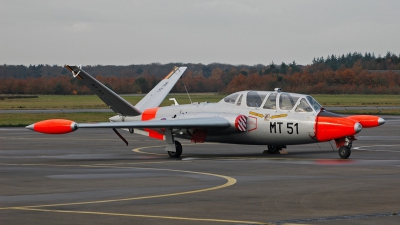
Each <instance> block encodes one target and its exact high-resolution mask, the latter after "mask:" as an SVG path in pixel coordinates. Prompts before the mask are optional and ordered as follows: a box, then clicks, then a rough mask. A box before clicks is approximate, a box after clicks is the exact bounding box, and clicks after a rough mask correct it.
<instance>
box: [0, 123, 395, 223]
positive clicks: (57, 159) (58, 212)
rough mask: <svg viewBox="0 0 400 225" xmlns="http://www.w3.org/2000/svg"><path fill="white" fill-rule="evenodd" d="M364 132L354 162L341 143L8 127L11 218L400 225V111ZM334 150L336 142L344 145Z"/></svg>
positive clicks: (0, 142)
mask: <svg viewBox="0 0 400 225" xmlns="http://www.w3.org/2000/svg"><path fill="white" fill-rule="evenodd" d="M384 118H385V119H386V124H385V125H383V126H381V127H379V128H375V129H363V130H362V131H361V133H359V135H358V136H357V139H358V140H357V141H355V142H354V144H353V147H354V149H353V151H352V155H351V157H350V159H348V160H340V159H339V156H338V154H337V151H336V149H335V151H332V147H331V145H330V144H329V143H321V144H318V145H317V144H312V145H297V146H288V149H287V151H288V154H287V155H271V154H262V152H263V150H264V149H266V147H265V146H248V145H227V144H214V143H211V144H207V143H206V144H193V143H190V142H189V141H185V140H183V141H182V144H183V151H184V152H183V155H182V158H181V159H171V158H169V157H168V156H167V154H166V153H165V152H164V150H163V149H164V142H162V141H157V140H153V139H149V138H147V137H143V136H139V135H134V134H130V133H128V132H124V131H121V133H122V135H123V136H124V137H125V138H126V139H127V140H128V141H129V143H130V144H129V146H128V147H127V146H125V144H124V143H123V142H122V141H121V140H120V139H119V138H118V137H117V136H116V135H115V134H114V132H113V131H112V130H111V129H109V130H108V129H98V130H84V129H82V130H78V131H76V132H73V133H70V134H65V135H44V134H39V133H35V132H32V131H29V130H26V129H23V128H1V129H0V224H2V225H3V224H163V225H164V224H293V223H295V224H296V223H297V224H399V221H400V216H398V215H395V214H397V213H400V194H399V193H400V132H399V128H400V117H395V116H391V117H390V116H387V117H384ZM332 145H333V144H332Z"/></svg>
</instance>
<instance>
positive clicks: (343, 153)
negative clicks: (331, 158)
mask: <svg viewBox="0 0 400 225" xmlns="http://www.w3.org/2000/svg"><path fill="white" fill-rule="evenodd" d="M338 152H339V156H340V158H342V159H347V158H349V156H350V154H351V150H350V148H349V147H348V146H342V147H340V148H339V151H338Z"/></svg>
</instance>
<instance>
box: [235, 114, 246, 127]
mask: <svg viewBox="0 0 400 225" xmlns="http://www.w3.org/2000/svg"><path fill="white" fill-rule="evenodd" d="M235 127H236V129H237V130H239V131H247V117H246V116H244V115H239V116H238V117H236V120H235Z"/></svg>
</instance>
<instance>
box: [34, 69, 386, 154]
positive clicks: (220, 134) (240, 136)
mask: <svg viewBox="0 0 400 225" xmlns="http://www.w3.org/2000/svg"><path fill="white" fill-rule="evenodd" d="M65 67H66V68H67V69H68V70H70V71H71V72H72V75H73V77H75V78H78V79H80V80H81V81H82V82H83V83H84V84H85V85H86V86H88V87H89V88H90V89H91V90H92V91H93V92H94V93H95V94H96V95H97V96H98V97H99V98H100V99H101V100H103V101H104V102H105V103H106V104H107V105H108V106H109V107H110V108H111V109H112V110H113V111H114V112H115V113H117V115H116V116H113V117H111V118H109V120H110V122H101V123H76V122H74V121H71V120H64V119H50V120H45V121H41V122H37V123H34V124H31V125H29V126H27V127H26V128H28V129H31V130H34V131H37V132H41V133H46V134H64V133H69V132H72V131H76V130H77V129H86V128H91V129H94V128H111V129H113V130H114V132H115V133H116V134H117V135H118V136H119V137H120V138H121V139H122V140H123V141H124V142H125V143H126V144H127V145H128V142H127V141H126V140H125V139H124V138H123V137H122V136H121V135H120V133H119V132H118V131H117V130H116V129H117V128H124V129H128V130H129V132H130V133H136V134H141V135H146V136H149V137H151V138H156V139H160V140H165V142H166V151H167V153H168V155H169V156H170V157H173V158H178V157H180V156H181V154H182V145H181V143H180V142H179V141H177V140H175V139H176V138H182V139H189V140H191V141H192V142H195V143H203V142H220V143H233V144H248V145H266V146H268V152H269V153H276V152H278V151H280V150H282V149H283V148H286V147H287V146H288V145H298V144H309V143H318V142H327V141H331V140H334V141H335V143H336V146H337V148H338V153H339V156H340V157H341V158H343V159H346V158H348V157H349V156H350V154H351V147H352V144H353V141H354V140H356V138H355V135H356V134H357V133H359V132H360V131H361V130H362V128H371V127H376V126H380V125H382V124H384V123H385V120H384V119H383V118H381V117H378V116H371V115H354V116H342V115H338V114H335V113H332V112H329V111H327V110H325V109H324V108H323V107H322V106H321V105H320V104H319V103H318V102H317V101H316V100H315V99H314V98H313V97H311V96H310V95H304V94H296V93H287V92H282V91H281V89H279V88H276V89H275V90H274V91H253V90H248V91H240V92H236V93H233V94H231V95H229V96H227V97H225V98H223V99H222V100H221V101H219V102H218V103H209V102H201V103H192V104H185V105H179V104H178V103H177V102H176V101H175V104H174V105H171V106H166V107H159V106H160V104H161V102H162V101H163V100H164V98H165V97H166V96H167V94H168V93H169V92H170V90H171V89H172V88H173V86H174V85H175V83H176V82H177V81H178V80H179V78H180V77H181V76H182V74H183V73H184V71H185V70H186V67H175V68H174V69H173V70H172V71H171V73H170V74H168V75H167V76H166V77H165V78H164V79H163V80H162V81H161V82H160V83H158V84H157V85H156V86H155V87H154V88H153V89H152V90H151V91H150V92H149V93H148V94H147V95H146V96H145V97H144V98H143V99H142V100H140V101H139V102H138V103H137V104H136V105H135V106H133V105H132V104H130V103H129V102H127V101H126V100H124V99H123V98H121V97H120V96H119V95H117V94H116V93H114V92H113V91H112V90H110V89H109V88H107V87H106V86H105V85H103V84H102V83H100V82H99V81H98V80H96V79H95V78H93V77H92V76H91V75H89V74H88V73H87V72H85V71H84V70H83V69H82V67H81V66H79V67H77V66H68V65H65Z"/></svg>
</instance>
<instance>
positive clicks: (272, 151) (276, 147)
mask: <svg viewBox="0 0 400 225" xmlns="http://www.w3.org/2000/svg"><path fill="white" fill-rule="evenodd" d="M279 150H282V147H281V146H280V145H268V152H269V153H270V154H275V153H277V152H278V151H279Z"/></svg>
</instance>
